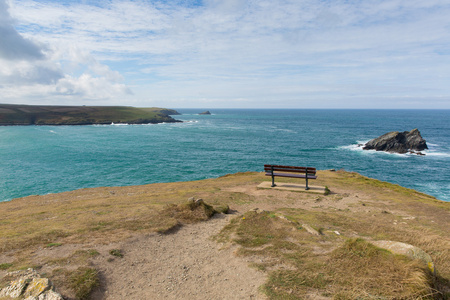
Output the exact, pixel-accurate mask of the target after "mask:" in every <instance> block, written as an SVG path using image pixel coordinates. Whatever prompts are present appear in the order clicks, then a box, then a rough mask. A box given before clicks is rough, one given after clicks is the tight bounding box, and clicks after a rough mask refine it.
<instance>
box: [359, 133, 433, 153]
mask: <svg viewBox="0 0 450 300" xmlns="http://www.w3.org/2000/svg"><path fill="white" fill-rule="evenodd" d="M363 149H364V150H376V151H386V152H393V153H402V154H404V153H407V152H411V153H416V154H423V153H421V152H420V151H422V150H425V149H428V146H427V143H426V141H425V140H424V139H423V138H422V136H421V135H420V132H419V130H418V129H417V128H416V129H413V130H411V131H404V132H398V131H393V132H389V133H386V134H384V135H382V136H380V137H377V138H375V139H373V140H371V141H369V142H368V143H366V144H365V145H364V147H363ZM416 151H419V152H416Z"/></svg>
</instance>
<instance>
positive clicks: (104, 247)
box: [0, 171, 450, 299]
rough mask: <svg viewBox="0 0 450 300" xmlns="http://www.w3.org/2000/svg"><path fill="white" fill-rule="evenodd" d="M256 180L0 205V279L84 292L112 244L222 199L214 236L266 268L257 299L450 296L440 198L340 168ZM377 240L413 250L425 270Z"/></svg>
mask: <svg viewBox="0 0 450 300" xmlns="http://www.w3.org/2000/svg"><path fill="white" fill-rule="evenodd" d="M267 180H270V178H269V179H268V178H266V177H265V176H264V174H263V173H237V174H232V175H227V176H223V177H220V178H217V179H207V180H201V181H192V182H174V183H158V184H149V185H145V186H127V187H102V188H92V189H82V190H76V191H72V192H65V193H60V194H48V195H42V196H30V197H25V198H20V199H14V200H12V201H9V202H3V203H0V214H1V215H2V219H1V220H0V266H1V268H0V278H1V277H2V276H4V275H6V274H7V272H11V271H14V270H21V269H26V268H30V267H32V268H34V269H36V270H38V271H39V272H40V273H42V274H46V276H48V277H49V278H50V279H51V280H52V281H53V282H54V284H55V286H56V287H58V290H59V291H60V292H61V293H62V295H63V296H64V297H66V298H67V299H89V297H90V296H89V295H90V294H91V293H92V291H94V292H95V291H97V290H98V287H99V286H101V285H102V276H101V274H99V271H98V266H99V265H100V264H108V263H113V262H114V260H123V259H125V258H126V256H127V253H126V252H124V251H123V250H122V249H121V248H120V245H121V244H120V243H123V242H124V241H127V243H132V241H133V239H130V238H132V237H137V236H142V235H148V234H154V233H158V234H161V235H163V236H164V235H170V236H171V238H174V239H175V238H176V234H177V229H178V228H180V227H183V226H185V225H186V224H193V223H196V222H208V219H209V218H210V217H211V216H212V215H213V214H215V213H218V211H219V210H222V208H223V207H226V208H227V209H226V210H222V211H228V208H229V210H230V212H231V213H232V214H233V216H234V217H233V218H232V219H231V221H230V222H229V224H228V225H226V226H225V227H224V228H223V229H222V230H221V231H220V232H219V233H218V234H217V235H215V237H214V239H215V241H216V242H217V243H218V245H221V247H222V248H224V249H226V248H229V247H237V250H236V255H238V256H239V257H242V258H245V259H246V261H247V262H248V263H249V266H250V267H253V268H256V269H257V270H260V271H261V272H263V273H264V274H266V276H267V280H266V282H265V284H264V285H262V286H261V287H260V291H261V292H262V293H264V294H265V295H266V296H268V298H269V299H304V298H308V297H310V298H314V297H316V298H321V299H447V298H448V297H449V296H450V240H449V236H448V224H449V223H450V213H449V212H450V203H448V202H443V201H440V200H437V199H435V198H433V197H431V196H428V195H425V194H422V193H419V192H416V191H414V190H411V189H407V188H403V187H401V186H398V185H394V184H390V183H387V182H382V181H378V180H374V179H370V178H367V177H364V176H361V175H359V174H357V173H352V172H346V171H337V172H334V171H319V172H318V179H317V180H316V182H315V184H317V185H320V186H327V187H328V194H327V195H322V194H314V193H306V192H291V191H280V190H273V189H258V188H257V185H258V184H259V183H261V182H262V181H267ZM284 180H285V182H288V183H298V180H296V179H284ZM202 199H203V200H202ZM379 240H387V241H396V242H401V243H406V244H409V245H414V246H416V247H419V248H420V249H422V250H423V251H425V252H426V253H428V254H429V255H430V257H431V259H432V261H433V268H430V265H427V264H426V263H425V262H424V261H423V260H420V259H413V258H411V257H408V256H405V255H399V254H395V253H392V252H390V251H388V250H386V249H382V248H379V247H377V246H375V245H374V244H373V242H374V241H379ZM142 255H144V253H143V254H142ZM124 257H125V258H124ZM6 284H7V282H5V280H3V281H0V288H2V287H4V286H5V285H6ZM97 292H98V291H97Z"/></svg>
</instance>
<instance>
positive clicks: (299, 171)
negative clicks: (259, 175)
mask: <svg viewBox="0 0 450 300" xmlns="http://www.w3.org/2000/svg"><path fill="white" fill-rule="evenodd" d="M264 171H265V172H266V176H272V187H274V186H276V184H275V176H279V177H291V178H305V180H306V190H309V187H308V179H316V178H317V176H316V168H308V167H293V166H279V165H264Z"/></svg>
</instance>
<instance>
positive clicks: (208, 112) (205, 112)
mask: <svg viewBox="0 0 450 300" xmlns="http://www.w3.org/2000/svg"><path fill="white" fill-rule="evenodd" d="M210 114H211V113H210V111H209V110H207V111H204V112H202V113H199V115H210Z"/></svg>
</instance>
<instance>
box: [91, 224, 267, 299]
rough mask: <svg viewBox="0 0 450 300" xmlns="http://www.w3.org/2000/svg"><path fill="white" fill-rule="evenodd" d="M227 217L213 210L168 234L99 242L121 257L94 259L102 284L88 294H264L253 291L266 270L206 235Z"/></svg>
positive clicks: (170, 296)
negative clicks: (210, 215)
mask: <svg viewBox="0 0 450 300" xmlns="http://www.w3.org/2000/svg"><path fill="white" fill-rule="evenodd" d="M231 217H232V216H231V215H215V216H214V217H213V218H211V219H210V220H209V221H206V222H202V223H197V224H191V225H185V226H183V227H181V228H179V229H178V230H177V231H176V232H173V233H170V234H157V233H155V234H149V235H141V236H136V237H134V238H132V239H130V240H127V241H125V242H124V243H122V244H120V245H108V246H104V247H103V249H100V252H107V250H108V249H110V248H111V247H112V246H118V247H119V249H121V250H122V252H123V254H124V256H123V258H119V257H116V258H114V259H113V260H112V261H107V259H105V258H106V257H107V256H108V255H107V254H105V255H101V256H99V257H98V258H97V259H95V260H94V265H95V267H96V268H97V269H98V270H99V271H100V273H101V274H102V276H103V278H102V282H103V284H102V286H101V288H100V289H99V290H98V291H96V292H95V293H94V294H93V295H92V296H93V297H92V298H93V299H108V300H113V299H265V297H264V296H263V295H262V294H260V293H258V287H259V286H260V285H262V284H263V283H264V281H265V275H264V274H263V273H262V272H259V271H257V270H255V269H252V268H249V267H248V264H247V262H246V261H245V260H244V259H243V258H239V257H237V256H236V255H234V253H233V248H230V247H222V245H220V244H218V243H217V242H215V241H213V240H212V239H211V237H212V236H213V235H215V234H217V233H218V232H219V231H220V230H221V229H222V228H223V226H225V225H226V224H227V223H228V222H229V219H230V218H231ZM97 249H98V248H97ZM109 257H110V258H111V257H112V256H109ZM110 260H111V259H110Z"/></svg>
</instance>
